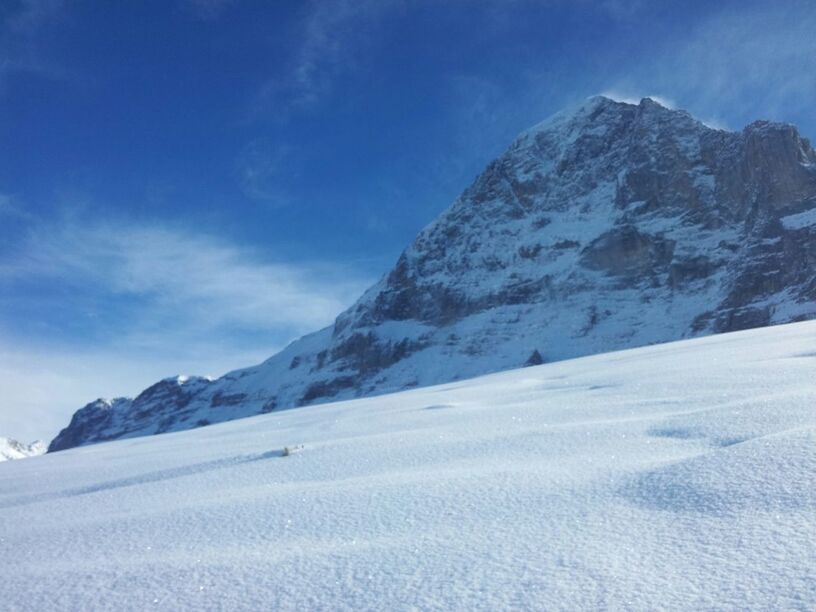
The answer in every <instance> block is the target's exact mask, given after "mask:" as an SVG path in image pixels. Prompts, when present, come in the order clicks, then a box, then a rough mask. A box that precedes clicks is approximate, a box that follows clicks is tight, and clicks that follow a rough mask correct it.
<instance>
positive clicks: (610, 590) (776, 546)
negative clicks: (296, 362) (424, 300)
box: [0, 322, 816, 612]
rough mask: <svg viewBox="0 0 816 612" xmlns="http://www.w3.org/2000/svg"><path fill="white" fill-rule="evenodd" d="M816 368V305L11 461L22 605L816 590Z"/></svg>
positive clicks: (3, 543) (7, 494)
mask: <svg viewBox="0 0 816 612" xmlns="http://www.w3.org/2000/svg"><path fill="white" fill-rule="evenodd" d="M814 366H816V322H804V323H797V324H792V325H785V326H779V327H772V328H763V329H757V330H751V331H744V332H737V333H732V334H723V335H717V336H710V337H707V338H702V339H694V340H686V341H682V342H677V343H672V344H665V345H659V346H652V347H645V348H639V349H633V350H628V351H623V352H617V353H610V354H604V355H596V356H592V357H584V358H580V359H575V360H572V361H562V362H558V363H552V364H545V365H542V366H538V367H530V368H525V369H520V370H515V371H511V372H505V373H501V374H493V375H490V376H485V377H482V378H478V379H474V380H469V381H465V382H458V383H451V384H446V385H443V386H437V387H429V388H423V389H416V390H412V391H406V392H401V393H397V394H393V395H386V396H380V397H376V398H367V399H360V400H352V401H347V402H342V403H333V404H324V405H321V406H315V407H312V408H310V409H308V410H290V411H284V412H280V413H273V414H268V415H263V416H258V417H254V418H249V419H242V420H239V421H233V422H231V423H224V424H221V425H218V426H214V427H206V428H201V429H196V430H193V431H187V432H181V433H172V434H168V435H164V436H155V437H147V438H135V439H129V440H120V441H116V442H111V443H106V444H98V445H92V446H86V447H81V448H76V449H71V450H68V451H65V452H61V453H55V454H49V455H45V456H44V457H37V458H34V459H29V460H27V461H17V462H8V463H5V464H2V465H0V576H2V579H0V602H2V608H3V609H4V610H9V611H18V610H19V611H24V610H87V609H109V610H149V609H166V610H167V609H169V610H220V609H223V610H350V611H351V610H353V611H355V612H359V611H363V610H408V609H423V610H435V609H438V610H474V609H478V610H500V609H508V608H514V609H535V610H541V609H546V610H581V609H583V610H588V609H613V610H624V609H625V610H666V609H669V610H678V609H684V610H709V609H716V610H748V609H753V610H771V609H774V610H782V609H784V610H813V609H814V608H816V409H815V408H814V407H815V406H816V387H815V386H814V379H813V372H814ZM301 445H302V448H301ZM284 447H289V448H290V451H291V449H296V452H290V454H289V456H283V454H284V453H283V448H284Z"/></svg>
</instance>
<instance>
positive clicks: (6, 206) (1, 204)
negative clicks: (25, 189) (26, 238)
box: [0, 193, 32, 220]
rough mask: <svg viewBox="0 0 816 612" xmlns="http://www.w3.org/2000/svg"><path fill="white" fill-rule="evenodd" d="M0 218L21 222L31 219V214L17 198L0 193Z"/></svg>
mask: <svg viewBox="0 0 816 612" xmlns="http://www.w3.org/2000/svg"><path fill="white" fill-rule="evenodd" d="M0 217H6V218H16V219H21V220H29V219H31V218H32V217H31V214H30V213H29V212H28V211H27V210H26V209H25V208H24V207H23V206H22V204H20V202H19V201H18V200H17V198H15V197H14V196H12V195H10V194H7V193H0Z"/></svg>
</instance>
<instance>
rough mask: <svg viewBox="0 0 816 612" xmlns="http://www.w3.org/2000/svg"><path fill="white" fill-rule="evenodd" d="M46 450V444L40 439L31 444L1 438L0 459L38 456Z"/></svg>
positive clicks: (7, 459)
mask: <svg viewBox="0 0 816 612" xmlns="http://www.w3.org/2000/svg"><path fill="white" fill-rule="evenodd" d="M45 450H46V446H45V444H44V443H43V442H41V441H39V440H37V441H36V442H32V443H31V444H23V443H22V442H18V441H17V440H12V439H11V438H0V461H9V460H10V459H25V458H26V457H36V456H37V455H42V454H43V453H45Z"/></svg>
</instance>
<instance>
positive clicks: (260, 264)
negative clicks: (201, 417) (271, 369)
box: [0, 224, 366, 333]
mask: <svg viewBox="0 0 816 612" xmlns="http://www.w3.org/2000/svg"><path fill="white" fill-rule="evenodd" d="M21 277H25V278H27V279H31V278H32V277H41V278H51V279H56V280H59V281H61V282H66V281H67V282H70V283H73V284H82V285H86V286H87V285H89V284H91V285H93V286H94V287H96V288H97V290H98V291H100V292H102V293H109V294H120V295H133V296H139V297H140V298H143V299H144V300H145V303H146V307H145V308H146V309H147V310H150V311H154V310H155V311H160V312H162V313H169V314H170V315H171V316H166V315H165V316H164V317H163V318H164V319H171V318H173V316H176V317H178V318H179V319H186V320H189V321H190V324H191V325H194V326H195V327H196V328H197V329H200V330H202V332H203V331H206V330H207V329H219V328H227V327H230V326H238V327H242V328H245V329H264V330H270V329H279V328H289V329H291V330H292V332H293V333H299V332H302V331H306V330H309V329H313V328H316V327H319V326H322V325H326V324H328V323H329V322H330V321H331V320H332V319H333V317H334V316H336V315H337V314H338V313H339V312H340V310H341V309H342V308H343V307H345V306H347V305H349V304H350V302H351V301H352V300H353V299H354V298H356V297H357V295H358V294H359V293H360V292H361V290H362V289H363V288H364V287H365V285H366V283H365V282H362V281H361V280H360V279H359V278H355V277H354V275H353V274H351V273H350V272H349V271H348V270H341V267H340V266H338V265H332V264H325V263H315V262H304V263H288V262H287V263H285V262H275V261H269V260H268V258H267V257H264V256H263V255H261V254H259V253H257V252H256V251H254V250H253V249H250V248H247V247H241V246H237V245H235V244H231V243H229V242H227V241H225V240H223V239H219V238H215V237H212V236H209V235H200V234H193V233H190V232H186V231H179V230H175V229H169V228H166V227H160V226H127V225H125V226H121V225H115V224H95V225H91V226H85V225H82V224H68V225H65V226H62V227H51V228H48V229H39V230H38V231H36V232H35V233H33V234H32V235H31V237H30V239H29V240H28V241H27V243H26V244H25V245H24V247H23V250H22V253H21V254H20V255H19V256H18V257H17V258H16V259H15V260H12V261H10V262H7V263H5V264H4V265H3V266H2V267H0V279H4V280H11V279H14V278H21Z"/></svg>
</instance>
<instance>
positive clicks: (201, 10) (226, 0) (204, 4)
mask: <svg viewBox="0 0 816 612" xmlns="http://www.w3.org/2000/svg"><path fill="white" fill-rule="evenodd" d="M235 2H236V0H182V5H183V6H185V7H186V8H187V9H188V10H190V12H191V13H192V14H193V15H194V16H195V17H197V18H198V19H201V20H202V21H211V20H213V19H217V18H218V17H220V16H221V14H222V13H223V12H224V11H225V10H226V9H227V7H229V6H230V5H231V4H235Z"/></svg>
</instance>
